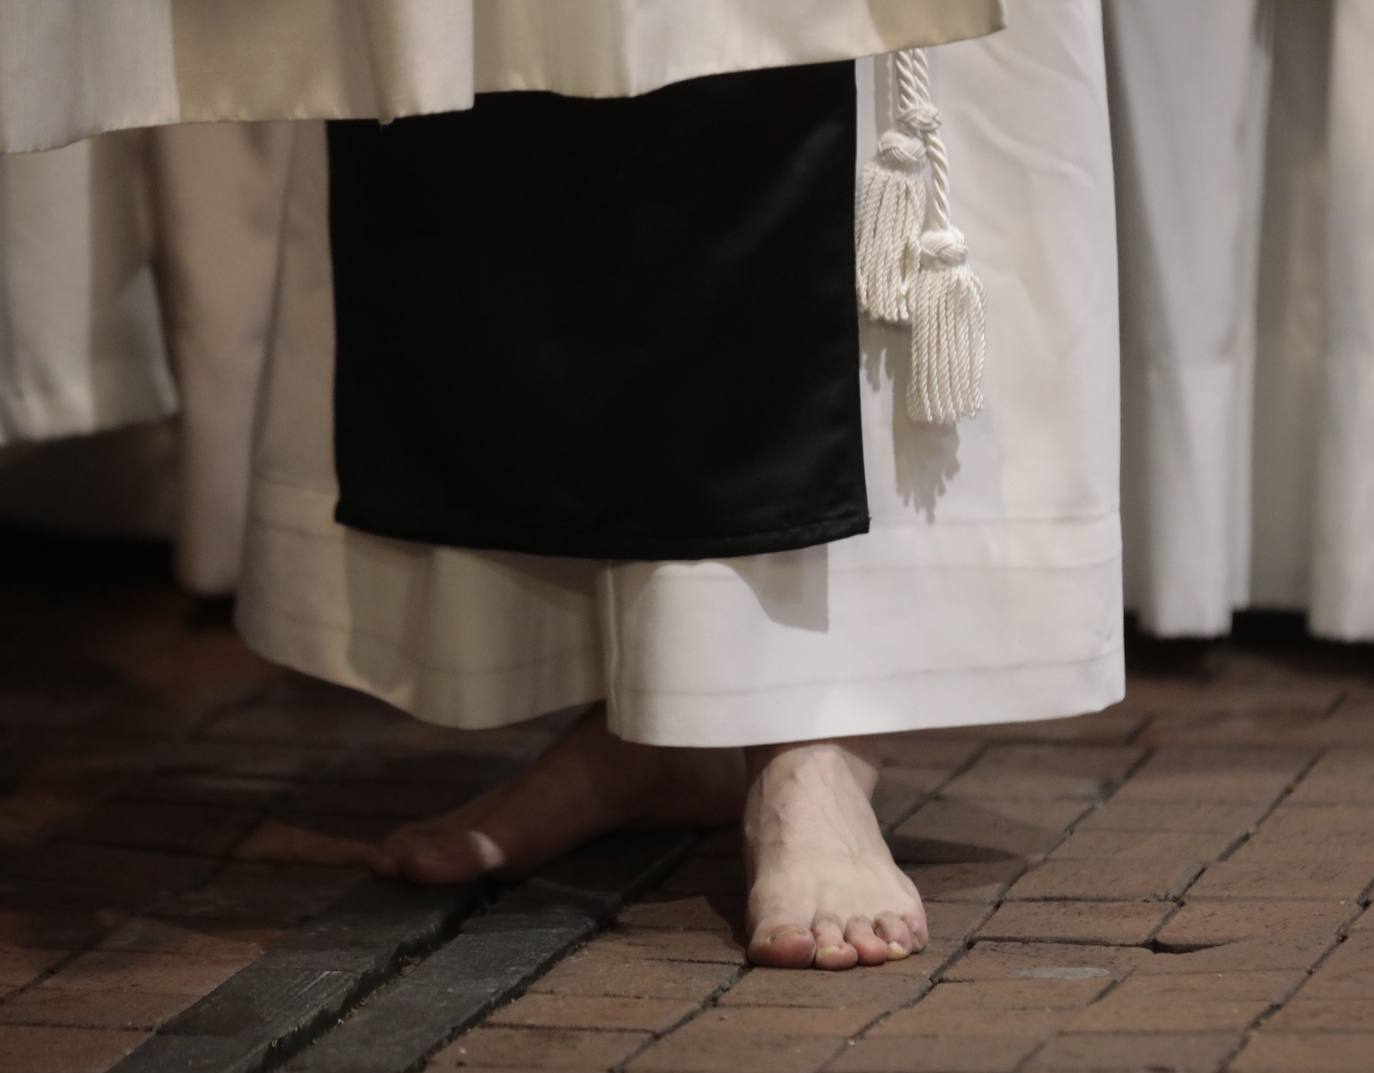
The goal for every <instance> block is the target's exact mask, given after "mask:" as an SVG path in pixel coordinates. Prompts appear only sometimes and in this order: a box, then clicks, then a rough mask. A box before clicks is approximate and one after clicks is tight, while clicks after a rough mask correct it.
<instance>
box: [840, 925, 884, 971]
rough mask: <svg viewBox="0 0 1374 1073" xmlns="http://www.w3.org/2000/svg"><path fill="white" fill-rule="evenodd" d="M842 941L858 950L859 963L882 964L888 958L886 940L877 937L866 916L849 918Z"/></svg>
mask: <svg viewBox="0 0 1374 1073" xmlns="http://www.w3.org/2000/svg"><path fill="white" fill-rule="evenodd" d="M844 941H845V942H847V943H848V944H849V945H850V946H852V947H853V948H854V949H855V950H856V951H857V952H858V955H859V964H860V965H882V964H884V963H885V962H886V961H887V960H888V949H887V940H885V939H880V938H878V936H877V934H876V933H875V932H874V930H873V922H872V921H870V920H869V919H868V918H867V917H851V918H850V920H849V923H848V924H846V925H845V928H844Z"/></svg>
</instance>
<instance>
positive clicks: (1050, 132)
mask: <svg viewBox="0 0 1374 1073" xmlns="http://www.w3.org/2000/svg"><path fill="white" fill-rule="evenodd" d="M1012 16H1013V19H1012V22H1011V29H1010V30H1008V31H1007V32H1005V33H1003V34H1000V35H997V36H995V37H993V38H989V39H987V40H985V41H980V42H973V43H968V44H962V45H955V46H951V47H949V48H947V49H941V50H940V51H939V53H938V56H937V60H936V62H937V64H938V69H937V72H936V79H937V84H936V92H937V95H938V98H939V101H940V103H941V104H942V105H943V107H944V111H945V115H946V128H945V130H946V134H947V143H948V146H949V150H950V155H951V158H952V161H953V167H954V172H955V174H954V193H955V216H954V218H955V220H956V222H957V223H959V224H960V225H961V226H962V227H963V228H964V229H965V230H966V232H967V234H968V236H969V242H970V248H971V250H972V251H973V257H974V259H975V261H976V263H977V265H978V267H979V269H980V270H981V272H982V273H983V275H984V278H985V280H986V282H987V286H988V291H989V296H990V298H989V305H990V311H991V312H990V331H991V337H990V340H989V352H990V355H991V358H990V368H989V372H988V384H987V392H988V396H989V409H988V412H987V413H986V414H985V415H983V416H982V417H980V418H978V419H977V420H974V421H971V422H967V423H965V424H963V425H961V426H959V427H958V428H957V429H937V428H932V427H921V426H914V425H912V424H910V423H909V422H908V419H907V418H906V416H905V415H904V413H902V412H901V406H900V404H899V405H898V407H897V409H896V412H895V413H894V408H893V400H894V398H895V399H898V400H900V399H901V398H902V397H903V393H904V390H905V376H906V368H907V364H906V363H907V361H908V357H907V341H906V337H905V335H904V333H901V332H894V331H889V330H881V329H875V328H872V327H866V328H865V331H864V335H863V340H862V343H863V350H864V357H863V360H862V363H861V367H860V368H859V369H857V370H856V375H857V376H858V377H859V382H860V387H861V392H862V399H863V420H864V447H865V454H866V469H867V479H868V491H869V503H870V508H871V511H872V514H873V529H872V531H871V532H870V533H868V534H864V535H862V536H857V537H853V538H850V539H847V540H843V541H838V542H835V543H833V544H829V545H823V546H818V547H813V548H807V549H804V550H801V551H796V552H786V553H777V554H770V555H759V556H749V557H742V558H736V559H724V560H714V561H702V562H665V563H613V562H598V561H588V560H572V559H558V558H551V557H533V556H522V555H515V554H501V553H490V552H477V551H469V550H463V549H453V548H436V547H430V546H426V545H419V544H412V543H406V542H401V541H394V540H386V539H382V538H378V537H374V536H370V535H367V534H363V533H358V532H351V531H347V530H345V529H343V528H341V527H340V526H338V525H336V524H335V523H334V522H333V521H332V520H331V512H332V509H333V506H334V499H335V493H336V485H335V480H334V472H333V460H332V452H331V442H330V383H331V373H332V358H333V339H332V316H331V305H330V303H331V287H330V276H329V261H328V257H327V221H326V213H325V209H326V205H325V193H326V189H325V175H324V164H323V154H322V139H321V136H320V132H319V131H318V130H313V129H306V130H302V131H301V134H300V138H299V140H298V144H297V146H296V159H295V162H294V166H293V172H292V176H291V180H290V189H289V195H288V202H289V210H288V212H289V215H288V220H287V226H286V239H285V246H284V251H283V260H282V273H283V274H282V280H281V288H282V289H281V304H280V309H279V315H278V319H277V336H276V339H275V344H274V354H273V360H272V364H271V368H270V371H269V376H270V383H269V387H268V390H267V392H266V394H265V411H264V413H263V415H262V418H263V424H262V428H263V433H262V439H261V442H260V445H259V450H258V455H257V459H256V478H255V487H254V496H253V502H252V506H251V510H250V523H249V530H248V553H247V559H246V562H247V569H246V573H245V576H244V578H243V581H242V585H241V590H240V602H239V624H240V627H241V629H242V630H243V633H244V636H245V637H246V638H247V639H248V641H249V643H250V644H252V645H253V646H254V647H256V648H257V649H258V650H260V651H261V652H263V653H265V654H266V655H268V656H270V657H271V658H273V659H276V660H279V661H281V662H283V663H286V664H288V665H290V666H293V667H297V668H299V669H301V670H304V671H306V672H308V673H311V674H316V675H319V676H321V677H324V678H328V679H331V680H334V681H337V682H342V683H345V684H347V685H351V686H355V687H357V688H360V689H364V690H366V691H368V692H371V693H374V694H376V695H378V696H381V697H383V698H385V699H386V700H389V701H391V702H392V703H394V704H396V705H398V706H400V707H402V708H405V709H407V710H409V711H411V712H413V713H414V714H416V715H417V716H419V717H421V718H424V719H427V720H432V721H435V722H439V723H445V724H448V725H452V726H462V727H483V726H494V725H500V724H505V723H510V722H513V721H516V720H520V719H525V718H529V717H531V716H534V715H537V714H540V713H542V712H546V711H550V710H554V709H558V708H563V707H568V706H572V705H576V704H580V703H583V702H587V701H590V700H592V699H595V698H598V697H602V696H605V697H607V698H608V700H609V711H610V722H611V726H612V728H613V729H614V730H615V731H616V732H617V733H619V734H621V735H623V736H625V737H627V738H629V739H632V740H636V741H641V742H646V743H651V744H660V745H695V746H727V745H740V744H753V743H761V742H778V741H788V740H800V739H808V738H816V737H826V736H838V735H846V734H860V733H881V732H887V731H899V730H912V729H917V728H922V727H938V726H948V725H955V724H971V723H980V722H996V721H1007V720H1016V719H1033V718H1043V717H1049V716H1061V715H1067V714H1072V713H1077V712H1086V711H1093V710H1097V709H1100V708H1102V707H1105V706H1106V705H1108V704H1111V703H1113V702H1114V701H1116V700H1118V699H1120V697H1121V695H1122V689H1123V670H1122V648H1121V590H1120V570H1121V558H1120V527H1119V522H1118V517H1117V506H1118V504H1117V462H1118V458H1117V435H1118V424H1117V317H1116V267H1115V266H1116V249H1115V222H1114V214H1113V196H1112V174H1111V154H1110V146H1109V137H1108V125H1107V110H1106V90H1105V76H1104V70H1103V60H1102V43H1101V42H1102V37H1101V34H1102V28H1101V23H1100V13H1099V9H1098V5H1097V3H1096V0H1020V2H1019V3H1017V4H1015V5H1013V6H1012ZM870 71H871V68H865V74H864V82H863V88H864V89H865V91H866V92H865V93H864V104H863V115H862V128H863V145H862V147H861V154H860V155H861V158H862V157H866V156H867V154H868V153H869V152H871V150H872V147H873V143H874V138H875V134H876V131H877V129H878V127H879V125H880V119H879V114H880V112H882V111H884V109H882V108H879V107H876V106H875V104H874V96H873V94H872V92H871V74H870V73H869V72H870ZM879 96H880V97H881V96H882V94H881V93H880V94H879ZM1030 146H1034V147H1035V149H1034V151H1028V147H1030ZM510 345H511V346H512V347H518V346H519V345H520V338H519V328H518V326H516V325H513V326H512V332H511V343H510ZM490 360H501V358H500V355H492V357H491V359H490ZM510 435H512V436H518V435H520V427H519V423H518V416H516V415H512V418H511V426H510ZM493 464H494V465H499V456H496V457H494V458H493Z"/></svg>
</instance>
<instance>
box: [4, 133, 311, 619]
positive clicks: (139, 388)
mask: <svg viewBox="0 0 1374 1073" xmlns="http://www.w3.org/2000/svg"><path fill="white" fill-rule="evenodd" d="M290 142H291V129H290V127H289V125H287V124H270V123H261V124H252V125H237V124H217V125H202V126H186V127H169V128H165V129H158V130H150V131H137V132H123V133H116V134H110V135H104V136H102V137H99V138H94V139H91V140H89V141H85V142H80V143H77V144H76V145H73V146H69V147H67V148H64V149H58V150H53V151H51V152H47V153H33V154H17V155H10V156H0V447H3V446H4V445H6V444H8V445H9V446H8V448H7V449H5V450H0V515H3V516H5V517H8V518H11V519H15V518H18V519H22V520H26V521H30V522H43V523H48V524H56V525H61V526H64V527H70V528H76V529H81V530H87V531H94V532H98V533H106V534H121V535H122V534H130V535H140V536H142V535H161V536H171V537H172V538H173V540H174V544H175V548H176V565H177V574H178V577H179V579H180V580H181V582H182V584H183V585H185V586H186V587H187V588H188V589H190V590H191V591H193V592H197V593H206V594H210V593H224V592H229V591H231V590H232V589H233V587H234V584H235V581H236V580H237V577H238V572H239V566H240V558H241V554H242V541H243V525H244V514H245V511H246V507H247V499H248V471H249V458H250V454H251V440H252V423H253V415H254V411H255V406H256V397H257V388H258V374H259V371H260V369H261V367H262V362H263V357H264V352H265V347H266V341H267V336H268V323H269V320H270V316H271V311H272V304H273V297H274V291H275V287H276V261H277V254H278V250H279V248H280V236H281V217H282V210H283V195H284V185H285V179H286V164H287V160H288V156H289V149H290ZM172 414H177V415H178V416H177V417H176V418H175V419H174V420H164V419H165V418H168V417H169V416H170V415H172ZM94 433H104V435H99V436H91V434H94ZM77 436H83V437H90V438H79V439H77V438H73V437H77ZM55 440H57V441H60V442H58V443H53V442H51V441H55Z"/></svg>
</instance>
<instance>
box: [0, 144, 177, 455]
mask: <svg viewBox="0 0 1374 1073" xmlns="http://www.w3.org/2000/svg"><path fill="white" fill-rule="evenodd" d="M152 184H153V175H152V162H151V158H150V154H149V142H148V139H147V137H146V136H144V135H143V134H141V133H129V134H117V135H112V136H111V137H108V138H101V139H99V140H97V141H91V142H82V143H79V144H77V145H73V146H69V147H68V148H65V149H60V150H57V151H55V152H51V153H41V154H32V155H23V156H0V448H4V447H8V446H13V445H15V444H20V443H32V442H37V441H42V440H47V439H54V438H57V437H61V436H76V435H81V434H84V433H91V432H99V431H103V430H105V429H110V428H118V427H120V426H122V425H128V424H133V423H136V422H140V421H149V420H153V419H156V418H160V417H165V416H168V415H169V414H172V413H174V412H175V411H176V408H177V403H178V399H177V393H176V388H175V386H174V384H173V381H172V376H171V371H170V369H169V368H168V366H167V361H166V346H165V341H164V339H163V335H162V323H161V318H160V315H159V304H158V295H157V279H156V276H155V274H154V272H153V267H152V261H153V251H154V244H155V232H156V227H155V221H154V219H153V217H154V211H155V210H154V203H155V198H154V196H153V190H152Z"/></svg>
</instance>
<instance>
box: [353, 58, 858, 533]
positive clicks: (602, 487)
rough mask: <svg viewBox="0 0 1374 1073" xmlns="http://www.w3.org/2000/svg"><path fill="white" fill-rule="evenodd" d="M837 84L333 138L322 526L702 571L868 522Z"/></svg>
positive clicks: (820, 74) (724, 79)
mask: <svg viewBox="0 0 1374 1073" xmlns="http://www.w3.org/2000/svg"><path fill="white" fill-rule="evenodd" d="M854 98H855V89H854V72H853V65H852V64H850V63H841V64H823V65H817V66H812V67H802V68H790V69H781V70H775V71H762V72H750V73H746V74H732V75H723V76H716V77H712V78H704V79H698V80H695V81H691V82H686V83H680V84H677V85H673V86H670V87H668V88H666V89H662V90H659V91H657V92H655V93H652V94H649V95H646V96H643V97H637V98H629V99H614V100H578V99H571V98H564V97H557V96H554V95H551V94H543V93H504V94H487V95H482V96H480V97H479V98H478V101H477V104H476V106H475V107H474V108H473V109H472V110H471V111H468V112H460V113H453V114H446V115H440V116H430V117H420V118H413V119H402V120H398V121H396V122H394V123H391V124H389V125H386V126H382V125H378V124H376V123H372V122H367V121H340V122H334V123H331V124H330V130H329V153H330V196H331V203H330V219H331V237H332V243H333V264H334V293H335V308H336V329H337V339H338V354H337V359H338V360H337V372H336V385H335V404H336V405H335V429H336V432H335V447H336V460H337V465H338V473H339V480H340V487H341V493H340V500H339V505H338V512H337V517H338V519H339V521H341V522H342V523H344V524H346V525H351V526H354V527H356V528H359V529H365V530H368V531H370V532H374V533H379V534H382V535H386V536H393V537H400V538H403V539H411V540H420V541H426V542H429V543H437V544H449V545H458V546H466V547H475V548H499V549H506V550H512V551H523V552H533V553H538V554H548V555H567V556H588V557H595V558H612V559H680V558H685V559H694V558H705V557H716V556H729V555H745V554H755V553H758V552H764V551H776V550H782V549H787V548H795V547H801V546H805V545H809V544H817V543H823V542H826V541H829V540H835V539H839V538H840V537H844V536H850V535H853V534H855V533H860V532H864V531H866V530H867V527H868V512H867V503H866V495H865V488H864V476H863V457H862V441H861V431H860V425H859V420H860V418H859V394H858V392H859V369H858V365H859V351H858V319H857V313H856V309H855V301H854V239H853V212H854V152H855V137H856V134H855V99H854Z"/></svg>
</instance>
